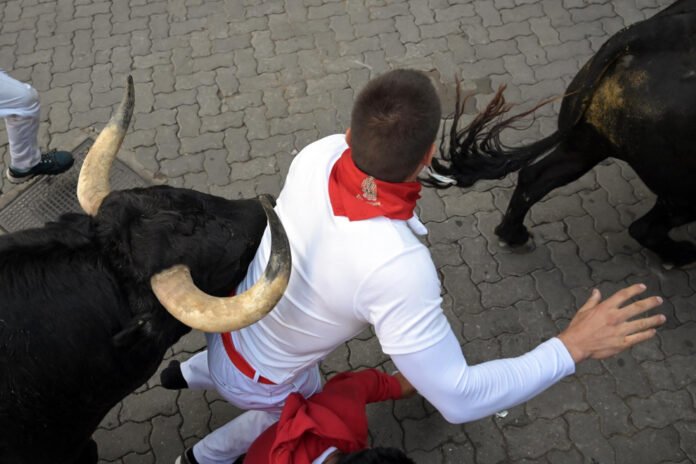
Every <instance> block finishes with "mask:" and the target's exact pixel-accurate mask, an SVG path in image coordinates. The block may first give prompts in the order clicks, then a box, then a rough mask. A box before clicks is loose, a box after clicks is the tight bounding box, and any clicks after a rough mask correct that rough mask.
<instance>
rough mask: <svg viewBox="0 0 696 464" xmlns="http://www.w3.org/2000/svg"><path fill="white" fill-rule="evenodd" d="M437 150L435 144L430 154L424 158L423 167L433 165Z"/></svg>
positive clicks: (429, 151)
mask: <svg viewBox="0 0 696 464" xmlns="http://www.w3.org/2000/svg"><path fill="white" fill-rule="evenodd" d="M435 150H437V144H435V143H433V144H432V145H431V147H430V150H428V153H426V155H425V157H423V163H422V164H423V166H430V165H431V164H432V162H433V157H434V156H435Z"/></svg>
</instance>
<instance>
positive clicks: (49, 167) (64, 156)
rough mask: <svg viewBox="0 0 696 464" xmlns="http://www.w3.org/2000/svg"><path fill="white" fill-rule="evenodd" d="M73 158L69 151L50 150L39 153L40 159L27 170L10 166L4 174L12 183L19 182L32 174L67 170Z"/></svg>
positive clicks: (50, 174)
mask: <svg viewBox="0 0 696 464" xmlns="http://www.w3.org/2000/svg"><path fill="white" fill-rule="evenodd" d="M73 162H74V159H73V156H72V153H70V152H69V151H57V150H51V151H49V152H48V153H43V154H42V155H41V161H39V163H38V164H37V165H35V166H34V167H32V168H31V169H29V170H27V171H24V172H22V171H17V170H15V169H13V168H12V166H10V167H9V168H7V172H5V175H6V176H7V180H9V181H10V182H11V183H13V184H21V183H22V182H26V181H28V180H29V179H31V178H32V177H34V176H42V175H45V176H53V175H56V174H60V173H62V172H65V171H67V170H68V169H70V167H71V166H72V165H73Z"/></svg>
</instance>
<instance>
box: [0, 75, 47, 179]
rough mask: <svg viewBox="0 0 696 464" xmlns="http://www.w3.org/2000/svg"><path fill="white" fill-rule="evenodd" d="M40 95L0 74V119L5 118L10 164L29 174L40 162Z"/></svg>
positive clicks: (23, 84) (21, 83) (28, 86)
mask: <svg viewBox="0 0 696 464" xmlns="http://www.w3.org/2000/svg"><path fill="white" fill-rule="evenodd" d="M40 108H41V107H40V105H39V95H38V93H37V92H36V90H35V89H34V88H33V87H32V86H31V85H29V84H25V83H23V82H19V81H18V80H16V79H13V78H12V77H10V76H8V75H7V74H5V73H4V72H2V71H0V117H2V118H5V126H6V127H7V139H8V141H9V144H10V157H11V161H10V164H11V166H12V167H13V168H14V169H17V170H20V171H26V170H27V169H30V168H32V167H33V166H34V165H36V164H37V163H38V162H39V161H40V160H41V151H40V150H39V141H38V132H39V113H40Z"/></svg>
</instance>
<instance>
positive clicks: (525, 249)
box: [498, 235, 536, 253]
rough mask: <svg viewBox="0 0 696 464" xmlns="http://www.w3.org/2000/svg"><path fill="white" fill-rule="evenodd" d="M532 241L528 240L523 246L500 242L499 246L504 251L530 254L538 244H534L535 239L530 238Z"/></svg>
mask: <svg viewBox="0 0 696 464" xmlns="http://www.w3.org/2000/svg"><path fill="white" fill-rule="evenodd" d="M529 238H530V240H527V241H526V242H524V243H523V244H521V245H510V244H509V243H507V242H504V241H502V240H498V246H499V247H500V248H501V249H503V250H508V251H510V252H512V253H530V252H532V251H534V250H535V249H536V244H535V243H534V237H533V236H531V235H530V236H529Z"/></svg>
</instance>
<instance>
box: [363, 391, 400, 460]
mask: <svg viewBox="0 0 696 464" xmlns="http://www.w3.org/2000/svg"><path fill="white" fill-rule="evenodd" d="M393 408H394V401H383V402H380V403H372V404H369V405H368V406H367V407H366V408H365V411H366V412H367V420H368V424H369V427H370V438H371V444H372V446H388V447H395V448H400V449H403V442H404V432H403V430H402V428H401V424H400V422H399V421H397V419H396V418H395V417H394V414H393V412H392V411H393Z"/></svg>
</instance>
